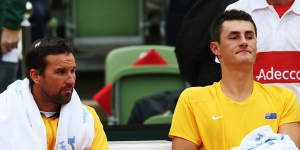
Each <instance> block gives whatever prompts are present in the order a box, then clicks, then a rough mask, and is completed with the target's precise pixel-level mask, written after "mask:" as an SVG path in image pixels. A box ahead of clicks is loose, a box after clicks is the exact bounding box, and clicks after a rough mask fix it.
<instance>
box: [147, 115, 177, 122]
mask: <svg viewBox="0 0 300 150" xmlns="http://www.w3.org/2000/svg"><path fill="white" fill-rule="evenodd" d="M172 118H173V114H168V115H157V116H152V117H150V118H148V119H147V120H145V122H144V124H171V123H172Z"/></svg>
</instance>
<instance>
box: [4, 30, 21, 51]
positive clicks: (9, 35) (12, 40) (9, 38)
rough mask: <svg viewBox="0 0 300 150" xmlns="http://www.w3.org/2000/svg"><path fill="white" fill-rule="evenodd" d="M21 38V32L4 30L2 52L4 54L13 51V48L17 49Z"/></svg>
mask: <svg viewBox="0 0 300 150" xmlns="http://www.w3.org/2000/svg"><path fill="white" fill-rule="evenodd" d="M19 37H20V30H8V29H5V28H3V29H2V37H1V50H2V54H5V53H7V52H9V51H11V50H12V49H13V48H15V47H17V44H18V41H19Z"/></svg>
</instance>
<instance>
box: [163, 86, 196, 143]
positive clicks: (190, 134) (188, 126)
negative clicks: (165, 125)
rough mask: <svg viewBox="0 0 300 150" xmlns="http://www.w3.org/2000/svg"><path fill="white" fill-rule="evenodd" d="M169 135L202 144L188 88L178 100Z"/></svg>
mask: <svg viewBox="0 0 300 150" xmlns="http://www.w3.org/2000/svg"><path fill="white" fill-rule="evenodd" d="M169 137H170V138H174V137H180V138H183V139H186V140H188V141H191V142H193V143H195V144H196V145H197V146H200V145H201V143H202V141H201V137H200V134H199V130H198V126H197V123H196V120H195V116H194V112H193V108H192V106H191V103H190V100H189V96H188V90H185V91H183V92H182V94H181V95H180V97H179V100H178V102H177V105H176V108H175V112H174V116H173V120H172V125H171V129H170V132H169Z"/></svg>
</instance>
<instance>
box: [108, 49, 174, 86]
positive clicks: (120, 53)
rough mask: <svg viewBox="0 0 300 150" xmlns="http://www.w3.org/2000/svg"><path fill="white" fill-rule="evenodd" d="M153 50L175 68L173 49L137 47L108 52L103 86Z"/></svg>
mask: <svg viewBox="0 0 300 150" xmlns="http://www.w3.org/2000/svg"><path fill="white" fill-rule="evenodd" d="M151 49H155V50H156V51H157V52H158V53H159V55H160V56H162V57H163V58H164V59H165V60H166V61H167V62H168V63H169V65H170V66H176V67H178V64H177V59H176V56H175V52H174V49H175V48H174V47H170V46H162V45H138V46H128V47H121V48H116V49H113V50H112V51H110V53H109V54H108V55H107V57H106V61H105V84H107V83H110V82H114V81H115V79H116V78H115V76H116V74H117V73H118V72H119V71H120V70H122V69H124V68H126V67H129V66H132V64H133V63H134V62H136V61H137V60H138V59H139V58H140V55H141V53H145V52H148V51H149V50H151Z"/></svg>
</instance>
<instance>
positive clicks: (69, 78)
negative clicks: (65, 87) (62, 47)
mask: <svg viewBox="0 0 300 150" xmlns="http://www.w3.org/2000/svg"><path fill="white" fill-rule="evenodd" d="M75 81H76V75H75V73H69V74H68V76H67V80H66V84H70V85H72V86H74V85H75Z"/></svg>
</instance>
